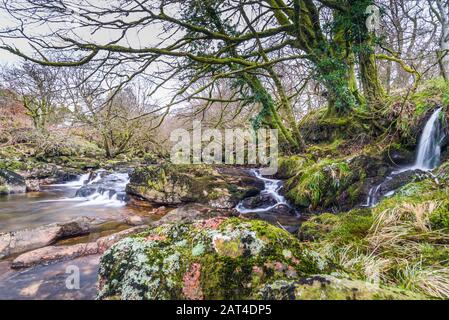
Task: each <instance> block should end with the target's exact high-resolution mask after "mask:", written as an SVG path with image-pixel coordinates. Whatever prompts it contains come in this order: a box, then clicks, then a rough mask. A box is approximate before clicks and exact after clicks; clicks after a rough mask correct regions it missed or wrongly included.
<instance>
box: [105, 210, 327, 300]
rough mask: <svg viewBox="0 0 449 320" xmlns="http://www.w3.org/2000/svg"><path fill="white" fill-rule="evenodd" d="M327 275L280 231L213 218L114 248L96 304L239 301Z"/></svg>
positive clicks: (170, 226)
mask: <svg viewBox="0 0 449 320" xmlns="http://www.w3.org/2000/svg"><path fill="white" fill-rule="evenodd" d="M327 269H328V265H327V263H326V262H325V261H322V260H321V259H320V258H319V256H317V255H316V254H312V253H311V252H309V251H308V250H307V249H304V248H302V246H301V244H300V242H299V241H298V240H297V239H296V238H295V237H293V236H292V235H290V234H289V233H287V232H286V231H284V230H281V229H279V228H276V227H273V226H270V225H269V224H267V223H265V222H261V221H248V220H241V219H236V218H230V219H229V218H223V217H215V218H212V219H208V220H202V221H198V222H195V223H176V224H164V225H160V226H158V227H157V228H154V229H151V230H149V231H147V232H144V233H142V234H139V235H137V236H134V237H132V238H126V239H123V240H121V241H119V242H118V243H116V244H115V245H114V246H112V247H111V248H110V249H109V250H107V251H106V252H105V254H104V255H103V257H102V259H101V263H100V269H99V293H98V298H99V299H245V298H250V297H252V296H254V295H255V294H256V293H257V292H258V291H259V290H260V288H261V287H262V286H263V285H264V284H266V283H269V282H272V281H274V280H275V279H285V280H288V279H290V280H294V279H296V278H297V277H301V276H305V275H311V274H316V273H317V272H318V273H319V272H320V271H319V270H322V271H321V272H323V270H327ZM326 272H327V271H326Z"/></svg>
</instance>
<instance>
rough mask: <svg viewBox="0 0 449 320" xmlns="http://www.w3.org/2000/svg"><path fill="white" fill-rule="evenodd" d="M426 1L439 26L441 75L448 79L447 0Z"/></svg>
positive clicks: (448, 20) (448, 10) (448, 3)
mask: <svg viewBox="0 0 449 320" xmlns="http://www.w3.org/2000/svg"><path fill="white" fill-rule="evenodd" d="M428 3H429V6H430V9H431V12H432V13H433V14H434V15H435V17H436V18H437V20H438V22H439V23H440V27H441V35H440V41H439V45H440V49H439V52H438V62H439V66H440V71H441V75H442V76H443V77H444V79H446V80H449V0H428Z"/></svg>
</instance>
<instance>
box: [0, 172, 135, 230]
mask: <svg viewBox="0 0 449 320" xmlns="http://www.w3.org/2000/svg"><path fill="white" fill-rule="evenodd" d="M128 179H129V178H128V174H127V173H111V174H108V173H106V172H105V171H102V170H100V171H97V172H95V176H92V174H84V175H82V176H80V177H79V179H78V180H76V181H71V182H67V183H64V184H54V185H47V186H41V191H40V192H31V193H25V194H12V195H8V196H0V232H7V231H15V230H21V229H26V228H34V227H38V226H41V225H46V224H50V223H56V222H66V221H70V220H73V219H75V218H78V217H81V216H85V217H91V218H96V219H99V220H118V219H120V218H122V217H123V216H125V215H128V214H132V213H133V212H134V211H135V210H136V209H134V208H130V207H127V206H126V203H125V201H124V200H125V187H126V184H127V183H128Z"/></svg>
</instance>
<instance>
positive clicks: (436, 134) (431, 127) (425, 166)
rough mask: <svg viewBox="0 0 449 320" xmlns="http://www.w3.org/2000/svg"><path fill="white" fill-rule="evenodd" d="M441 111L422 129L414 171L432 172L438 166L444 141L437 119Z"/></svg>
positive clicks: (441, 128) (433, 115)
mask: <svg viewBox="0 0 449 320" xmlns="http://www.w3.org/2000/svg"><path fill="white" fill-rule="evenodd" d="M441 109H442V108H440V109H438V110H436V111H435V112H434V113H433V114H432V116H431V117H430V119H429V121H427V123H426V126H425V127H424V131H423V133H422V135H421V138H420V140H419V145H418V153H417V157H416V162H415V165H414V169H420V170H424V171H426V170H432V169H435V168H436V167H437V166H438V165H439V164H440V157H441V143H442V142H443V139H444V132H443V126H442V123H441V121H440V118H439V117H440V113H441Z"/></svg>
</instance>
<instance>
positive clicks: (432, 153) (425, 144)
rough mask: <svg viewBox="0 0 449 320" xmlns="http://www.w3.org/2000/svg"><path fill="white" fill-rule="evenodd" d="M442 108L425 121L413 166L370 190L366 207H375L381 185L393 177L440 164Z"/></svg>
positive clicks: (442, 137) (390, 192)
mask: <svg viewBox="0 0 449 320" xmlns="http://www.w3.org/2000/svg"><path fill="white" fill-rule="evenodd" d="M441 110H442V108H439V109H437V110H435V112H434V113H433V114H432V116H431V117H430V118H429V120H428V121H427V123H426V125H425V127H424V130H423V132H422V134H421V137H420V139H419V144H418V149H417V154H416V160H415V164H414V165H413V166H411V167H410V166H409V167H403V168H401V169H399V170H397V171H394V172H392V173H391V175H389V176H388V177H387V178H386V180H385V181H383V182H382V183H381V184H379V185H377V186H374V187H372V188H371V190H370V191H369V194H368V198H367V200H366V204H365V206H366V207H373V206H375V205H376V204H377V203H378V201H379V198H380V194H379V192H380V190H381V188H382V186H383V184H384V183H385V182H386V181H388V180H392V179H393V178H394V177H395V176H397V175H399V174H402V173H404V172H407V171H414V170H421V171H430V170H433V169H435V168H436V167H437V166H438V165H439V164H440V158H441V144H442V142H443V140H444V138H445V134H444V130H443V125H442V122H441V121H440V114H441ZM393 194H394V190H393V191H392V190H390V191H389V192H388V193H386V194H385V195H386V196H387V195H393Z"/></svg>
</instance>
